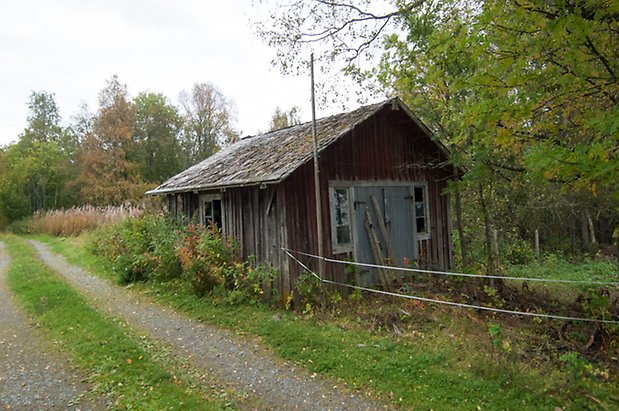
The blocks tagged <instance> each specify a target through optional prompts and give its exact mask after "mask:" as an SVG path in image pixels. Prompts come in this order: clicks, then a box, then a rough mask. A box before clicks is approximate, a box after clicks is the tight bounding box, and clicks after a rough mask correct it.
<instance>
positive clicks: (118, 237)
mask: <svg viewBox="0 0 619 411" xmlns="http://www.w3.org/2000/svg"><path fill="white" fill-rule="evenodd" d="M90 249H91V251H92V252H93V253H95V254H96V255H100V256H102V257H104V258H105V259H107V260H108V261H110V262H111V263H112V267H113V269H114V271H115V272H116V273H117V275H118V279H119V281H120V282H121V283H129V282H134V281H149V280H154V281H163V282H165V281H169V280H174V279H182V280H183V281H186V282H187V283H188V284H190V286H191V287H192V290H193V292H194V293H195V294H196V295H198V296H205V295H206V294H208V293H209V292H215V290H218V291H217V292H223V294H226V293H228V302H230V303H231V304H241V303H252V304H253V303H256V302H258V301H259V300H262V299H263V298H262V297H263V294H264V291H263V289H264V287H268V286H270V283H271V281H272V280H273V278H275V276H276V275H277V272H276V271H275V270H274V269H273V268H272V267H269V266H266V265H263V264H257V265H256V264H250V263H248V264H245V263H242V262H239V261H238V259H237V258H236V248H235V246H234V243H233V242H231V241H227V240H226V239H224V238H223V236H222V233H221V231H220V230H219V229H216V228H211V227H204V226H202V225H196V224H190V225H188V226H184V225H180V224H177V223H175V222H173V221H172V220H170V219H168V218H166V217H163V216H160V215H149V214H145V215H144V216H141V217H137V218H128V219H126V220H123V221H121V222H120V223H117V224H114V225H108V226H103V227H101V228H100V229H98V230H97V231H96V232H94V233H93V235H92V237H91V239H90Z"/></svg>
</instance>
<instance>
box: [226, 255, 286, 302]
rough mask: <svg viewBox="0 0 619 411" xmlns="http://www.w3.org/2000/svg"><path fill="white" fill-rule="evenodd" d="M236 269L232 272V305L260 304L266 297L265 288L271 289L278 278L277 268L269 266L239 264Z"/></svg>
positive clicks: (230, 296) (230, 298)
mask: <svg viewBox="0 0 619 411" xmlns="http://www.w3.org/2000/svg"><path fill="white" fill-rule="evenodd" d="M234 268H235V269H234V270H231V274H232V280H233V284H232V287H233V290H232V291H231V292H230V295H229V297H228V301H229V302H230V303H232V304H239V303H249V304H255V303H257V302H259V301H260V299H261V298H262V296H263V295H264V289H263V287H265V286H267V287H270V286H271V282H272V281H273V279H274V278H275V277H276V276H277V271H276V270H275V268H273V267H271V266H269V265H267V264H257V265H255V264H248V265H244V264H240V263H237V264H236V265H235V267H234Z"/></svg>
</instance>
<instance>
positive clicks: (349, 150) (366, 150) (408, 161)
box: [283, 109, 452, 284]
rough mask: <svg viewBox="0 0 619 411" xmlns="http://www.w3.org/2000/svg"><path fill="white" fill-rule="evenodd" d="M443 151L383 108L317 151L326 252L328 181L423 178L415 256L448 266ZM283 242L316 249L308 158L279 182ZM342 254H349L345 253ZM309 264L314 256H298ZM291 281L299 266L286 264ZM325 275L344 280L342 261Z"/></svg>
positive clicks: (328, 242) (295, 247)
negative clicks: (422, 226)
mask: <svg viewBox="0 0 619 411" xmlns="http://www.w3.org/2000/svg"><path fill="white" fill-rule="evenodd" d="M445 160H446V158H445V154H444V153H443V152H442V151H441V150H440V149H439V148H438V147H437V146H436V145H435V144H433V143H432V142H431V141H429V139H428V138H427V136H426V135H424V134H423V132H422V131H421V130H420V129H419V128H418V127H417V126H416V125H415V124H414V123H413V122H412V121H411V120H410V119H409V118H408V116H406V114H405V113H403V112H402V111H391V110H389V109H385V110H383V111H382V112H380V113H379V114H378V115H376V116H374V117H372V118H370V119H369V120H367V121H366V122H364V123H362V124H361V125H359V126H357V127H356V128H354V129H353V130H352V131H351V132H350V133H348V134H347V135H346V136H344V137H342V138H340V139H339V140H338V141H337V142H336V143H334V144H332V145H331V146H329V148H328V149H327V150H325V151H324V152H323V153H321V155H320V184H321V199H322V220H323V221H322V223H323V227H324V229H323V231H324V248H325V250H324V251H325V255H326V256H329V257H338V258H341V257H343V256H341V255H339V256H333V255H332V254H331V250H332V249H333V247H332V244H331V235H330V234H331V231H330V227H331V221H330V212H329V210H330V208H329V191H328V187H329V181H350V182H355V181H359V182H367V181H378V182H385V183H388V182H411V183H422V182H425V183H426V184H427V188H428V190H427V193H428V208H429V214H430V215H429V220H428V223H429V224H430V237H429V238H427V239H424V240H420V241H418V244H417V249H418V261H419V264H420V265H422V266H424V267H432V268H440V269H446V268H449V267H450V266H451V261H452V256H451V253H452V250H451V241H450V224H449V201H448V198H447V196H446V195H443V194H442V193H443V190H444V189H445V188H446V186H447V181H448V179H449V177H450V176H451V172H450V171H449V170H447V169H445V168H442V167H441V166H440V164H441V163H442V162H444V161H445ZM283 187H284V192H285V196H286V197H285V204H286V227H287V231H288V242H287V246H288V248H290V249H292V250H298V251H303V252H307V253H311V254H318V249H317V248H318V246H317V233H316V217H315V211H314V209H313V204H314V197H315V195H314V180H313V164H312V163H311V162H310V163H307V164H305V165H304V166H302V167H300V168H299V169H298V170H297V171H295V172H294V173H293V174H292V175H291V176H290V177H289V178H288V179H287V180H286V181H284V183H283ZM346 257H351V256H350V255H348V256H346ZM301 260H302V261H303V262H304V263H306V264H307V265H308V266H309V267H311V268H312V269H315V270H317V269H318V262H317V261H316V260H315V259H311V258H301ZM289 272H290V284H294V283H295V282H296V279H297V278H298V275H299V274H300V273H301V272H302V269H301V268H300V267H299V266H298V264H294V263H291V265H290V270H289ZM325 274H326V276H327V277H328V278H330V279H333V280H336V281H344V282H346V281H349V280H350V278H346V275H345V274H344V271H343V269H342V266H336V265H333V264H327V267H326V273H325Z"/></svg>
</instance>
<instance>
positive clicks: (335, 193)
mask: <svg viewBox="0 0 619 411" xmlns="http://www.w3.org/2000/svg"><path fill="white" fill-rule="evenodd" d="M331 196H332V197H331V216H332V221H333V222H332V224H333V227H332V238H333V245H334V247H333V248H334V251H339V252H343V251H349V250H351V249H352V233H351V224H350V189H349V188H333V189H332V190H331Z"/></svg>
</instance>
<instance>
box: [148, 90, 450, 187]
mask: <svg viewBox="0 0 619 411" xmlns="http://www.w3.org/2000/svg"><path fill="white" fill-rule="evenodd" d="M388 105H393V106H397V108H401V109H403V110H404V111H405V112H406V113H407V114H408V116H409V117H410V118H411V119H412V120H413V121H414V122H415V123H416V124H417V125H418V126H419V127H420V128H421V129H422V130H423V131H424V132H425V133H426V134H427V135H428V136H431V133H430V131H429V130H428V129H427V128H426V127H425V125H423V124H422V123H421V122H420V121H419V120H418V119H417V118H416V117H415V116H414V115H413V113H412V112H411V111H410V109H409V108H408V107H406V105H405V104H404V103H402V101H401V100H400V99H398V98H394V99H390V100H386V101H383V102H381V103H377V104H372V105H369V106H364V107H361V108H358V109H356V110H354V111H351V112H349V113H342V114H337V115H334V116H330V117H325V118H322V119H319V120H316V134H317V140H318V151H319V152H321V151H322V150H324V149H325V148H327V147H328V146H329V145H331V144H332V143H334V142H335V141H337V140H338V139H339V138H340V137H342V136H344V135H346V134H347V133H348V132H349V131H351V130H352V129H353V128H355V127H356V126H357V125H359V124H361V123H362V122H364V121H365V120H367V119H368V118H369V117H371V116H372V115H374V114H376V113H377V112H378V111H380V110H381V109H383V108H384V107H386V106H388ZM442 148H443V149H444V147H442ZM312 158H313V142H312V123H311V122H307V123H304V124H299V125H296V126H292V127H287V128H284V129H281V130H276V131H271V132H268V133H265V134H260V135H257V136H252V137H246V138H243V139H242V140H241V141H239V142H237V143H234V144H231V145H229V146H227V147H226V148H224V149H223V150H221V151H218V152H217V153H215V154H213V155H212V156H210V157H208V158H207V159H206V160H204V161H202V162H200V163H198V164H196V165H194V166H191V167H189V168H188V169H186V170H185V171H182V172H181V173H179V174H177V175H175V176H174V177H171V178H170V179H168V180H167V181H165V182H164V183H163V184H161V185H160V186H159V187H157V188H155V189H153V190H150V191H147V192H146V194H165V193H173V192H185V191H194V190H204V189H216V188H228V187H240V186H248V185H256V184H274V183H279V182H281V181H283V180H284V179H286V178H287V177H288V176H289V175H290V174H292V172H294V171H295V170H296V169H297V168H299V167H300V166H302V165H303V164H305V163H306V162H308V161H310V160H312Z"/></svg>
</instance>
